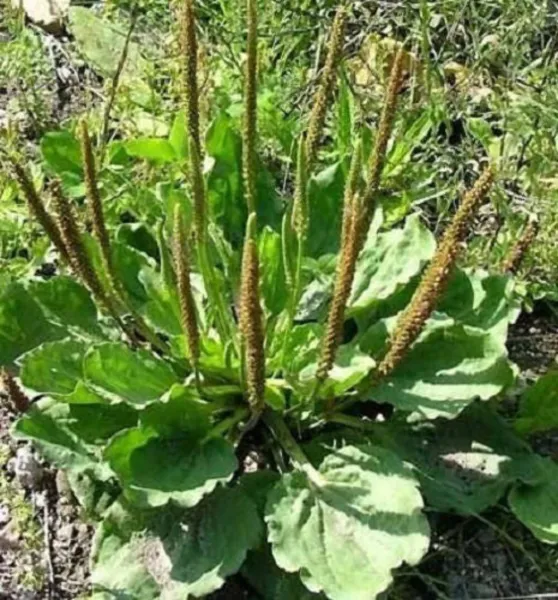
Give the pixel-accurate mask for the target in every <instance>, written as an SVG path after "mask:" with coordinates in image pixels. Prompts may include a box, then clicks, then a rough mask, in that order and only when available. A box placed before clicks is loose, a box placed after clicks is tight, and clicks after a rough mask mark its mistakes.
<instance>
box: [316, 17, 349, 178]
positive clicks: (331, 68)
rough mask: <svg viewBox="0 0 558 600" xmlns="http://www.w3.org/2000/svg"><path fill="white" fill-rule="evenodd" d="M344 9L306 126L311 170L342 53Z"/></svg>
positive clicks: (329, 47)
mask: <svg viewBox="0 0 558 600" xmlns="http://www.w3.org/2000/svg"><path fill="white" fill-rule="evenodd" d="M346 16H347V14H346V9H345V7H344V6H340V7H339V8H338V9H337V13H336V14H335V19H334V21H333V26H332V29H331V36H330V39H329V43H328V52H327V58H326V63H325V66H324V70H323V73H322V77H321V81H320V86H319V88H318V91H317V92H316V95H315V97H314V103H313V108H312V112H311V113H310V121H309V124H308V135H307V137H306V157H307V161H308V166H309V169H310V170H312V167H313V165H314V162H315V160H316V157H317V154H318V145H319V143H320V138H321V137H322V133H323V129H324V124H325V118H326V113H327V107H328V102H329V97H330V96H331V94H332V92H333V87H334V85H335V80H336V77H337V66H338V64H339V61H340V59H341V55H342V52H343V39H344V37H343V36H344V32H345V21H346Z"/></svg>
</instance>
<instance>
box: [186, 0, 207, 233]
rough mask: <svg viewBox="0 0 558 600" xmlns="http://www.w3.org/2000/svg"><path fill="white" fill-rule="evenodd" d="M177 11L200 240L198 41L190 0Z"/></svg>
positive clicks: (203, 224) (202, 191) (203, 225)
mask: <svg viewBox="0 0 558 600" xmlns="http://www.w3.org/2000/svg"><path fill="white" fill-rule="evenodd" d="M181 2H182V4H181V8H180V10H179V26H180V46H181V50H182V54H183V56H184V62H183V69H182V80H183V93H184V103H185V107H186V110H185V112H186V125H187V129H188V146H189V153H188V175H189V179H190V184H191V186H192V194H193V198H194V228H195V234H196V239H197V241H198V242H199V243H202V244H203V242H204V240H205V234H206V231H205V229H206V222H205V186H204V182H203V169H202V164H203V149H202V144H201V134H200V101H199V89H198V40H197V35H196V20H195V14H194V2H193V0H181Z"/></svg>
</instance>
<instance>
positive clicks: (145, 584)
mask: <svg viewBox="0 0 558 600" xmlns="http://www.w3.org/2000/svg"><path fill="white" fill-rule="evenodd" d="M139 549H141V546H139V547H138V544H134V543H129V544H125V543H123V542H122V541H121V540H120V538H119V537H118V536H115V535H113V536H107V537H106V538H105V539H104V540H103V542H102V544H101V546H100V551H99V554H98V556H97V560H96V564H95V567H94V568H93V570H92V573H91V584H92V585H93V588H94V589H99V590H102V591H99V593H97V594H95V595H94V598H97V597H98V598H99V600H113V599H115V598H122V599H123V600H124V599H126V600H157V599H158V598H160V588H159V585H158V584H157V582H156V580H155V578H154V577H153V576H152V575H151V574H150V573H149V571H148V570H147V568H146V567H145V565H144V564H143V563H142V561H141V555H140V554H139V553H138V550H139Z"/></svg>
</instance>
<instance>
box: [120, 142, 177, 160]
mask: <svg viewBox="0 0 558 600" xmlns="http://www.w3.org/2000/svg"><path fill="white" fill-rule="evenodd" d="M124 147H125V149H126V152H127V153H128V154H129V155H130V156H134V157H135V158H143V159H145V160H150V161H153V162H157V163H169V162H174V161H175V160H176V153H175V150H174V148H173V146H172V144H171V143H170V142H169V141H167V140H163V139H160V138H140V139H137V140H130V141H128V142H126V144H125V146H124Z"/></svg>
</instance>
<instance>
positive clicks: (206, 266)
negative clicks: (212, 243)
mask: <svg viewBox="0 0 558 600" xmlns="http://www.w3.org/2000/svg"><path fill="white" fill-rule="evenodd" d="M197 255H198V265H199V268H200V271H201V274H202V278H203V281H204V283H205V286H206V290H207V295H208V297H209V301H210V303H211V305H212V306H213V307H214V309H215V312H216V321H217V331H218V333H219V337H220V338H221V341H222V342H223V343H224V344H226V343H227V342H228V341H230V340H232V342H233V346H234V350H235V352H236V354H237V356H238V353H239V350H238V342H237V340H236V336H235V332H234V327H233V324H232V317H231V315H230V314H227V308H226V306H225V303H224V294H221V293H220V290H219V289H218V286H217V280H216V279H215V277H214V276H213V269H212V268H211V265H210V262H209V257H208V252H207V241H206V239H204V240H198V244H197Z"/></svg>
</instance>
